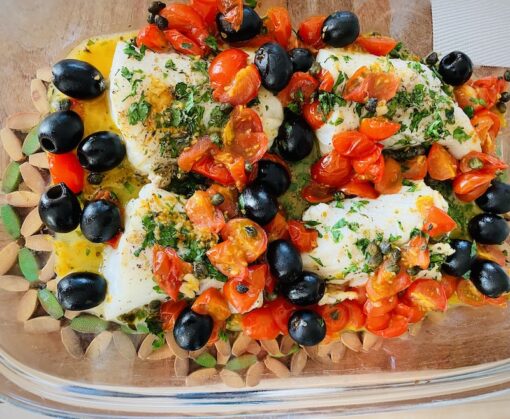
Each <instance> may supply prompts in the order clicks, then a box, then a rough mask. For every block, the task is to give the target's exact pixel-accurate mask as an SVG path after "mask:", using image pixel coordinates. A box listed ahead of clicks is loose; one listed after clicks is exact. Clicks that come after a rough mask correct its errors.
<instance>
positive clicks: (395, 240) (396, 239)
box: [388, 234, 402, 243]
mask: <svg viewBox="0 0 510 419" xmlns="http://www.w3.org/2000/svg"><path fill="white" fill-rule="evenodd" d="M401 238H402V236H394V235H393V234H390V237H389V238H388V241H389V242H390V243H395V242H397V241H399V240H400V239H401Z"/></svg>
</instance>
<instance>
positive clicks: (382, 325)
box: [365, 313, 391, 333]
mask: <svg viewBox="0 0 510 419" xmlns="http://www.w3.org/2000/svg"><path fill="white" fill-rule="evenodd" d="M390 320H391V314H390V313H384V314H382V315H381V316H367V320H366V324H365V327H366V328H367V330H368V331H369V332H372V333H374V332H376V331H378V330H383V329H386V328H387V327H388V325H389V324H390Z"/></svg>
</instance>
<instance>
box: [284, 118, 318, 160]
mask: <svg viewBox="0 0 510 419" xmlns="http://www.w3.org/2000/svg"><path fill="white" fill-rule="evenodd" d="M313 141H314V134H313V131H312V129H311V128H310V126H309V125H308V124H307V122H306V121H305V120H304V119H303V118H301V117H300V116H297V115H296V114H291V113H290V112H286V113H285V119H284V121H283V124H282V125H281V126H280V129H279V130H278V136H277V137H276V139H275V147H276V150H277V151H278V154H280V156H282V157H283V158H284V159H285V160H288V161H299V160H303V159H304V158H305V157H306V156H308V155H309V154H310V153H311V152H312V149H313Z"/></svg>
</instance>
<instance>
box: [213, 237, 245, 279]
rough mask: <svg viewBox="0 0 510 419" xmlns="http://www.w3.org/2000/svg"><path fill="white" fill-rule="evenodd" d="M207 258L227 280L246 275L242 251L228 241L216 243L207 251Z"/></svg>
mask: <svg viewBox="0 0 510 419" xmlns="http://www.w3.org/2000/svg"><path fill="white" fill-rule="evenodd" d="M206 254H207V257H208V258H209V260H210V261H211V263H212V264H213V266H214V267H215V268H216V269H218V270H219V271H220V272H221V273H222V274H223V275H226V276H227V277H229V278H232V277H242V276H244V275H246V272H247V266H248V262H247V261H246V256H245V255H244V252H243V251H242V249H239V247H238V246H237V245H236V244H235V243H232V242H231V241H230V240H226V241H224V242H221V243H218V244H217V245H215V246H213V247H211V248H210V249H209V250H208V251H207V253H206Z"/></svg>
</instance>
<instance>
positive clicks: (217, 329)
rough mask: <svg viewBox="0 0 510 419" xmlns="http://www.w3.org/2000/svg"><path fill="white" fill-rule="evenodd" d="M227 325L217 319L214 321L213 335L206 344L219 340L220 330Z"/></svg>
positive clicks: (212, 343) (209, 344)
mask: <svg viewBox="0 0 510 419" xmlns="http://www.w3.org/2000/svg"><path fill="white" fill-rule="evenodd" d="M224 325H225V322H224V321H223V322H217V321H215V322H214V323H213V329H212V331H211V336H210V337H209V340H208V341H207V343H206V346H211V345H214V344H215V343H216V342H218V340H219V339H220V330H222V329H223V326H224Z"/></svg>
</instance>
